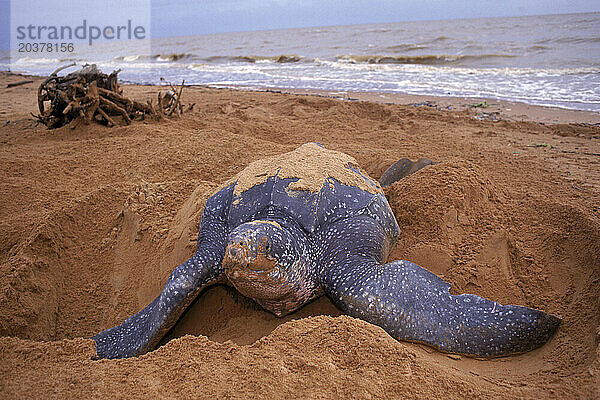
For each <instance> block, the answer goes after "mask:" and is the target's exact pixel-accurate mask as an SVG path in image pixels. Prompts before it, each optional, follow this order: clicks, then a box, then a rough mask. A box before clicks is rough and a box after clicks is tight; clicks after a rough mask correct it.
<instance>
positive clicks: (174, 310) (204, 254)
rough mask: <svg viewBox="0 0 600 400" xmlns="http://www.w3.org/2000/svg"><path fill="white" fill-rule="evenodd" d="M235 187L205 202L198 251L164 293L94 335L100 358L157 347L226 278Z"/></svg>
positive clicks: (146, 350)
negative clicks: (229, 214) (225, 258)
mask: <svg viewBox="0 0 600 400" xmlns="http://www.w3.org/2000/svg"><path fill="white" fill-rule="evenodd" d="M231 193H232V186H228V187H227V188H225V189H222V190H221V191H219V192H218V193H216V194H215V195H214V196H212V197H211V198H210V199H208V200H207V201H206V205H205V207H204V211H203V214H202V221H201V223H200V232H199V234H198V250H197V251H196V253H195V254H194V255H193V256H192V257H191V258H190V259H189V260H187V261H186V262H184V263H183V264H181V265H179V266H178V267H177V268H175V270H174V271H173V272H172V273H171V275H170V276H169V279H168V280H167V283H166V284H165V286H164V288H163V290H162V292H161V293H160V295H158V297H156V298H155V299H154V300H153V301H152V302H151V303H150V304H149V305H148V306H146V307H145V308H144V309H143V310H141V311H140V312H138V313H137V314H135V315H133V316H131V317H129V318H127V319H126V320H125V321H124V322H123V323H122V324H121V325H118V326H115V327H113V328H110V329H107V330H105V331H103V332H100V333H99V334H97V335H96V336H94V337H92V339H94V341H96V352H97V354H98V357H99V358H125V357H133V356H138V355H141V354H144V353H146V352H148V351H151V350H153V349H154V347H155V346H156V345H157V344H158V342H159V341H160V339H162V337H163V336H164V335H165V334H166V333H167V332H168V331H169V329H171V328H172V327H173V325H174V324H175V322H177V320H178V319H179V317H180V316H181V314H182V313H183V312H184V311H185V309H186V308H187V307H188V306H189V305H190V304H191V303H192V301H194V299H195V298H196V297H197V296H198V294H199V293H200V292H201V291H202V289H204V288H205V287H207V286H209V285H211V284H213V283H216V282H218V281H219V279H221V278H222V277H224V273H223V266H222V262H223V256H224V253H225V243H226V240H227V234H228V228H227V222H226V221H227V210H228V209H229V203H230V201H231Z"/></svg>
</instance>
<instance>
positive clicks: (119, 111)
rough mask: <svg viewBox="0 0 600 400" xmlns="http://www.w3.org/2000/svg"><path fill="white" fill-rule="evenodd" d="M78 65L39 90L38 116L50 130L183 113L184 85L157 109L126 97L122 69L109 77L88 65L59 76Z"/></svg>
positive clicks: (48, 80)
mask: <svg viewBox="0 0 600 400" xmlns="http://www.w3.org/2000/svg"><path fill="white" fill-rule="evenodd" d="M74 65H75V64H70V65H66V66H64V67H61V68H59V69H57V70H56V71H54V72H53V73H52V74H50V76H48V78H46V79H45V80H44V81H43V82H42V84H41V85H40V87H39V88H38V109H39V115H35V117H36V118H37V119H38V121H40V122H41V123H43V124H44V125H46V126H47V127H48V128H50V129H52V128H58V127H61V126H64V125H67V124H70V123H72V127H76V126H77V125H79V123H84V124H89V123H91V122H96V123H101V124H104V125H107V126H115V125H119V124H121V123H122V124H126V125H129V124H131V122H132V121H139V120H143V119H146V118H151V119H154V120H158V119H161V118H162V117H163V116H170V115H172V114H173V113H174V112H176V113H177V115H181V113H182V112H183V106H182V104H181V101H180V99H181V92H182V91H183V83H182V84H181V88H180V89H179V91H178V92H174V94H172V95H170V96H169V97H168V98H167V96H166V95H165V96H162V95H161V94H160V93H159V99H158V107H154V105H153V104H152V102H151V101H148V102H147V103H141V102H138V101H136V100H133V99H129V98H127V97H125V96H123V91H122V90H121V89H120V88H119V83H118V80H117V74H118V73H119V72H120V71H121V70H117V71H114V72H112V73H111V74H110V75H107V74H104V73H102V72H100V70H98V68H96V65H93V64H92V65H89V64H86V65H84V66H83V67H82V68H81V69H80V70H79V71H75V72H72V73H70V74H68V75H66V76H58V73H59V72H60V71H62V70H63V69H65V68H69V67H72V66H74ZM171 87H173V86H172V85H171ZM48 103H49V104H48ZM192 107H193V105H192ZM188 109H191V107H188Z"/></svg>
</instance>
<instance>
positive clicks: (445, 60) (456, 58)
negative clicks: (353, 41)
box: [337, 54, 516, 65]
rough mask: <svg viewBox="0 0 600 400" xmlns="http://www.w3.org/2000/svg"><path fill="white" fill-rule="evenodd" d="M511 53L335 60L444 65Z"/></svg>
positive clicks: (342, 58)
mask: <svg viewBox="0 0 600 400" xmlns="http://www.w3.org/2000/svg"><path fill="white" fill-rule="evenodd" d="M515 57H516V56H514V55H511V54H482V55H448V54H429V55H420V56H407V55H401V56H390V55H354V54H343V55H339V56H337V61H339V62H346V63H350V64H421V65H444V64H456V63H459V62H462V61H467V60H468V61H473V60H479V61H481V60H486V59H491V58H515Z"/></svg>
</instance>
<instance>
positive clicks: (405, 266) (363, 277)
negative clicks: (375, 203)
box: [321, 217, 561, 357]
mask: <svg viewBox="0 0 600 400" xmlns="http://www.w3.org/2000/svg"><path fill="white" fill-rule="evenodd" d="M336 225H337V226H333V227H332V228H331V229H332V232H334V233H333V234H332V233H330V234H329V237H330V238H331V239H332V240H330V241H329V243H328V246H327V249H326V250H325V251H324V253H323V258H322V262H323V269H322V272H321V284H322V285H323V288H324V290H325V293H326V294H327V295H328V296H329V297H330V298H331V299H332V301H333V302H334V303H335V304H336V305H337V306H338V307H340V308H341V309H342V310H343V311H344V312H346V313H348V314H349V315H351V316H354V317H357V318H361V319H363V320H365V321H368V322H371V323H373V324H375V325H379V326H381V327H382V328H383V329H385V330H386V331H387V332H388V333H389V334H390V335H392V336H394V337H395V338H397V339H401V340H408V341H414V342H420V343H425V344H428V345H430V346H433V347H435V348H437V349H439V350H441V351H445V352H449V353H459V354H465V355H470V356H475V357H498V356H504V355H509V354H517V353H525V352H527V351H530V350H533V349H536V348H538V347H540V346H542V345H543V344H544V343H546V342H547V341H548V339H550V337H551V336H552V335H553V334H554V332H555V331H556V329H557V328H558V326H559V325H560V322H561V320H560V318H558V317H556V316H554V315H551V314H547V313H545V312H543V311H540V310H536V309H532V308H527V307H521V306H514V305H501V304H499V303H496V302H494V301H491V300H488V299H484V298H482V297H479V296H476V295H472V294H462V295H458V296H457V295H452V294H450V292H449V289H450V285H449V284H448V283H446V282H444V281H443V280H442V279H440V278H439V277H437V276H436V275H434V274H432V273H431V272H429V271H427V270H425V269H424V268H421V267H419V266H418V265H416V264H413V263H411V262H408V261H394V262H391V263H388V264H382V263H381V262H382V258H383V257H384V253H385V250H384V248H383V245H382V243H384V234H383V232H382V229H381V227H380V226H379V225H378V224H377V222H375V221H374V220H372V219H370V218H366V217H357V218H354V219H353V220H346V221H340V223H338V224H336ZM334 236H337V237H335V238H334ZM334 241H335V243H333V242H334Z"/></svg>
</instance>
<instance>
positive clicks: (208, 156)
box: [0, 76, 600, 399]
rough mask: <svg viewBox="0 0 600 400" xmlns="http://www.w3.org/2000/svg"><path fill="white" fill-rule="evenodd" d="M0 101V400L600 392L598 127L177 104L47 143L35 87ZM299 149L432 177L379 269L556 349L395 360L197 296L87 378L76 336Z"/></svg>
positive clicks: (232, 302) (368, 107)
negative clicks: (468, 296) (215, 201)
mask: <svg viewBox="0 0 600 400" xmlns="http://www.w3.org/2000/svg"><path fill="white" fill-rule="evenodd" d="M3 79H4V81H9V80H10V79H12V78H11V77H10V76H8V77H7V76H4V78H3ZM125 90H126V93H127V94H128V95H130V96H133V97H136V98H140V99H144V98H150V97H153V96H155V93H156V91H157V88H149V87H127V88H126V89H125ZM6 92H7V95H6V96H3V98H2V100H1V104H0V106H1V107H0V109H2V110H3V111H2V113H4V117H5V118H6V119H8V120H9V123H8V124H5V126H4V127H2V128H1V130H0V140H1V141H2V144H3V145H2V147H1V148H0V166H1V168H2V172H3V173H2V176H3V178H2V180H1V181H0V335H1V336H2V337H0V397H2V398H32V397H33V398H51V397H54V398H65V397H68V398H73V397H91V396H94V397H101V396H105V397H118V396H125V397H128V398H148V397H152V398H164V397H171V398H182V397H183V398H188V397H192V398H205V397H219V398H223V397H225V398H248V397H262V398H273V397H275V398H284V397H285V398H361V399H364V398H400V397H410V398H415V397H416V398H441V397H443V398H464V397H465V396H469V397H483V398H490V397H504V398H523V397H525V398H540V397H559V398H578V397H579V398H581V397H587V398H592V397H598V396H599V393H598V387H600V361H599V358H598V357H599V355H600V354H599V352H600V348H599V346H598V343H599V340H600V330H599V329H600V328H599V327H600V297H599V295H598V293H600V270H599V267H598V254H600V209H599V204H600V201H599V199H600V196H599V194H600V172H599V171H600V168H598V165H599V163H600V162H599V160H598V157H597V156H594V155H590V154H592V153H598V151H599V148H600V141H599V140H598V139H600V129H598V128H595V127H589V126H580V125H568V126H560V125H557V126H547V125H541V124H536V123H532V122H528V123H518V122H506V121H503V122H498V123H491V122H483V121H478V120H475V119H473V118H472V117H471V116H470V114H468V112H460V113H451V112H442V111H436V110H425V109H417V108H413V107H407V106H398V105H382V104H375V103H366V102H361V103H358V102H356V103H352V102H343V101H337V100H331V99H325V98H318V97H306V96H292V95H281V94H274V93H249V92H248V93H246V92H236V91H229V90H207V89H190V90H189V92H188V94H187V96H189V97H190V98H189V101H190V102H195V103H196V108H195V109H194V111H193V112H191V113H189V114H187V115H184V116H183V117H182V118H181V119H178V120H168V121H164V122H161V123H159V124H143V123H139V124H133V125H131V126H127V127H117V128H112V129H107V128H103V127H98V126H88V127H79V128H77V129H75V130H71V129H70V128H69V127H64V128H60V129H58V130H54V131H46V130H45V129H42V128H41V127H35V126H34V125H33V124H32V123H31V122H29V121H28V120H27V119H26V115H27V113H28V112H29V111H30V110H31V109H34V107H35V90H33V87H28V86H27V85H24V86H20V87H16V88H12V89H7V90H6ZM313 141H317V142H321V143H323V144H324V145H325V146H326V147H327V148H330V149H334V150H337V151H342V152H344V153H347V154H348V155H350V156H351V157H354V159H356V161H357V163H358V165H360V166H361V168H363V170H364V171H365V172H366V173H368V174H369V175H371V176H373V177H379V176H380V175H381V173H382V172H383V171H384V170H385V169H386V168H387V167H388V166H389V165H390V164H392V163H393V162H394V161H396V160H398V159H399V158H402V157H410V158H412V159H415V158H419V157H428V158H430V159H432V160H434V161H438V162H439V164H436V165H433V166H429V167H427V168H425V169H423V170H421V171H419V172H418V173H416V174H414V175H410V176H408V177H406V178H405V179H403V180H402V181H400V182H397V183H396V184H394V185H393V186H391V187H389V188H386V189H385V192H386V196H387V197H388V200H389V203H390V205H391V206H392V208H393V211H394V213H395V215H396V218H397V220H398V223H399V225H400V227H401V234H400V238H399V240H398V243H397V245H396V247H395V248H394V249H393V251H392V254H391V256H390V258H394V259H395V258H403V259H408V260H411V261H414V262H417V263H419V264H421V265H423V266H424V267H426V268H428V269H430V270H431V271H433V272H435V273H437V274H439V275H441V276H442V277H443V278H444V279H445V280H447V281H448V282H450V283H451V284H452V291H453V292H455V293H459V292H460V293H463V292H467V293H476V294H479V295H482V296H486V297H489V298H492V299H494V300H497V301H500V302H501V303H512V304H520V305H525V306H530V307H536V308H540V309H543V310H545V311H548V312H551V313H555V314H558V315H561V316H562V317H563V324H562V325H561V327H560V329H559V331H558V333H557V335H556V336H555V337H554V338H553V339H552V340H551V341H550V342H549V343H548V344H546V345H545V346H543V347H542V348H540V349H538V350H535V351H533V352H530V353H527V354H523V355H519V356H514V357H507V358H501V359H495V360H475V359H470V358H466V357H457V356H448V355H445V354H442V353H439V352H436V351H434V350H432V349H429V348H427V347H424V346H420V345H416V344H410V343H403V342H398V341H396V340H394V339H392V338H391V337H390V336H389V335H387V334H386V333H385V332H384V331H383V330H381V329H380V328H378V327H375V326H373V325H370V324H367V323H365V322H363V321H360V320H356V319H353V318H350V317H347V316H340V312H339V310H337V309H336V308H335V307H334V306H333V305H332V304H331V302H329V300H327V299H326V298H321V299H318V300H316V301H315V302H313V303H311V304H309V305H308V306H306V307H304V308H302V309H301V310H299V311H297V312H296V313H293V314H292V315H289V316H287V317H285V318H283V319H278V318H276V317H275V316H273V315H272V314H270V313H268V312H266V311H263V310H261V309H260V308H259V307H258V306H257V305H256V304H255V303H254V302H253V301H251V300H249V299H247V298H244V297H243V296H241V295H240V294H238V293H237V292H235V291H233V290H232V289H230V288H227V287H224V286H215V287H212V288H210V289H208V290H206V291H205V292H204V293H203V295H201V296H200V297H199V298H198V300H197V301H196V302H195V303H194V304H193V305H192V306H191V307H190V308H189V309H188V311H187V312H186V314H184V316H183V318H182V319H181V320H180V321H179V323H178V324H177V325H176V326H175V328H174V329H173V330H172V331H171V332H170V333H169V335H168V336H167V337H166V338H165V339H164V340H163V342H162V345H161V347H159V348H158V349H157V350H156V351H154V352H151V353H148V354H146V355H144V356H142V357H138V358H132V359H127V360H99V361H98V360H94V355H95V349H94V342H93V341H91V340H89V339H85V338H88V337H90V336H92V335H94V334H95V333H97V332H99V331H101V330H103V329H106V328H108V327H111V326H114V325H116V324H118V323H120V322H122V320H123V319H124V318H126V317H127V316H129V315H131V314H133V313H135V312H137V311H138V310H139V309H141V308H142V307H143V306H145V305H146V304H147V303H148V302H150V301H151V300H152V299H153V298H154V297H155V296H156V295H157V294H158V293H159V291H160V290H161V288H162V285H163V284H164V283H165V281H166V279H167V276H168V275H169V273H170V272H171V270H172V268H173V267H174V266H176V265H178V264H179V263H181V262H182V261H184V260H185V259H186V258H187V257H189V256H190V255H191V254H192V253H193V251H194V248H195V240H196V235H197V228H198V222H199V219H200V215H201V212H202V208H203V206H204V202H205V201H206V199H207V198H208V197H209V196H210V195H211V194H212V193H213V192H214V191H215V190H216V189H217V188H218V187H219V186H220V185H222V184H223V183H224V182H226V181H227V180H228V179H230V178H231V177H232V176H234V175H235V174H236V173H239V172H240V171H241V170H242V169H243V168H244V167H246V166H247V165H248V164H250V163H251V162H253V161H256V160H259V159H262V158H265V157H268V156H276V155H279V154H282V153H285V152H287V151H290V150H293V149H295V148H296V147H298V146H299V145H301V144H303V143H306V142H313ZM542 144H547V145H542ZM585 153H590V154H585Z"/></svg>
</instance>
